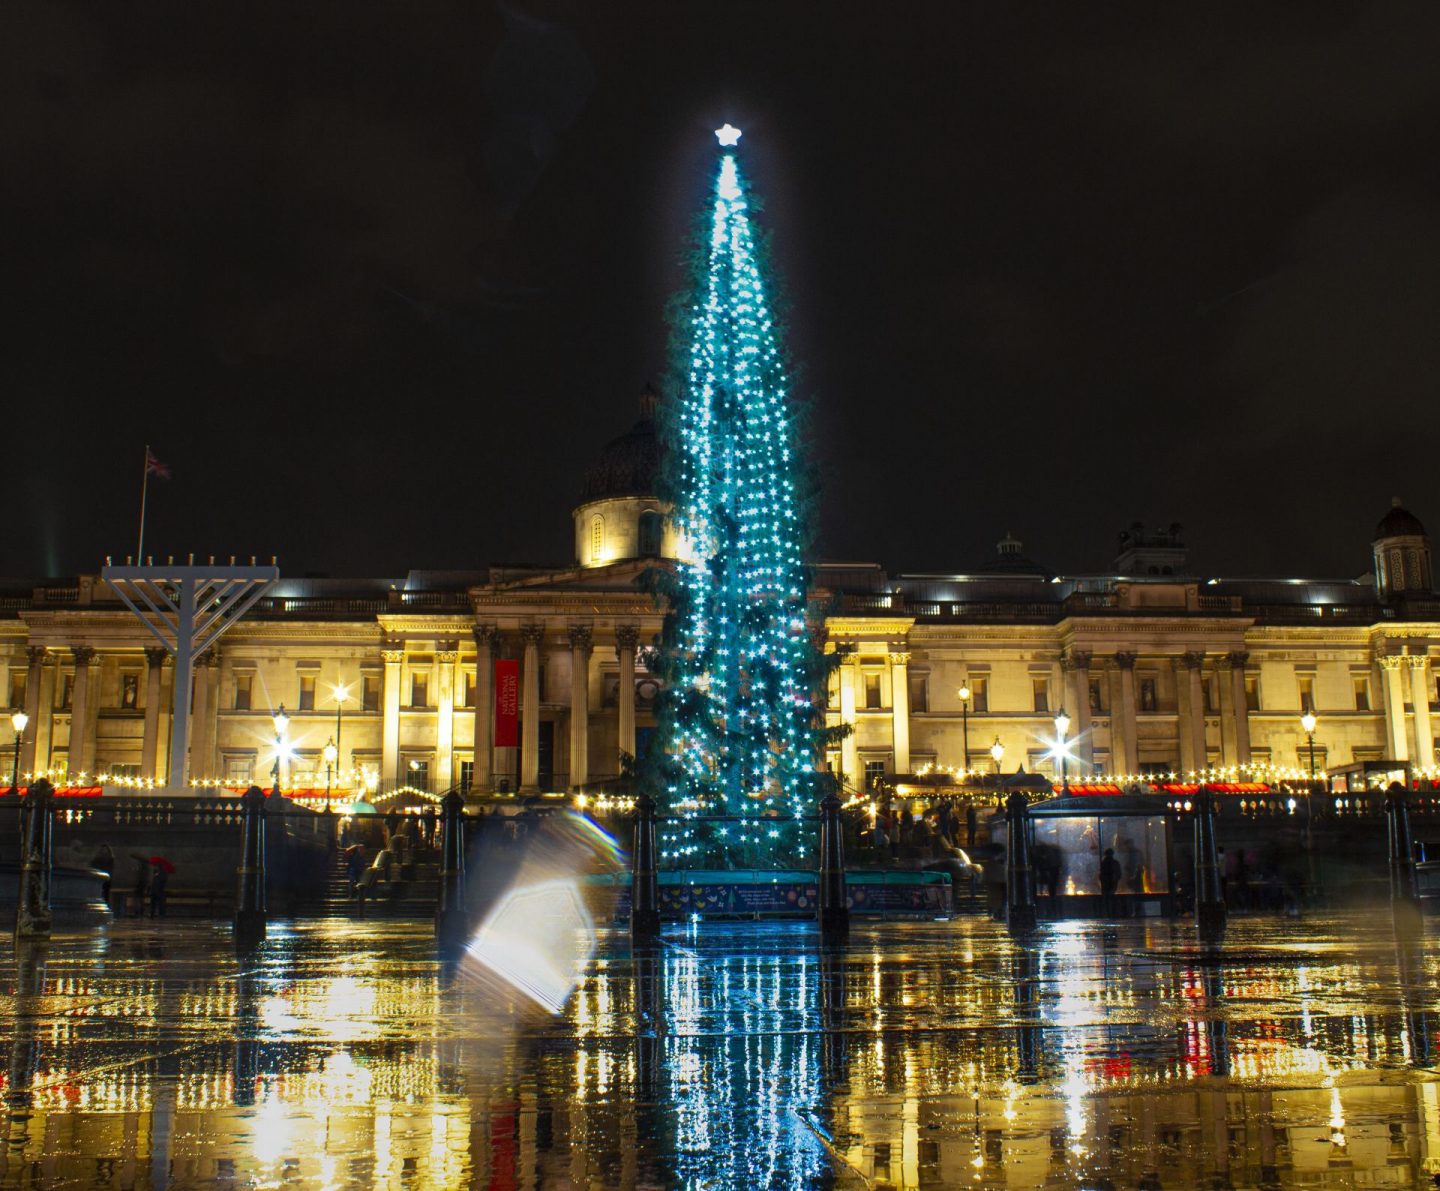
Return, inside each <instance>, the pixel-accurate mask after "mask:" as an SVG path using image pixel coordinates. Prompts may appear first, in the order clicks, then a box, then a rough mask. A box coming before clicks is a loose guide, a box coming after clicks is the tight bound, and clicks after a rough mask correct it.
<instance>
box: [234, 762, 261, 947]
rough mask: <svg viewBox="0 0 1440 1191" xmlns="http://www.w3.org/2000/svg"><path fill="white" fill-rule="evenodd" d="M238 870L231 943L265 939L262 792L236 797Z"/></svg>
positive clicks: (255, 788) (256, 789)
mask: <svg viewBox="0 0 1440 1191" xmlns="http://www.w3.org/2000/svg"><path fill="white" fill-rule="evenodd" d="M240 809H241V812H242V813H243V815H244V818H243V819H242V821H241V828H240V830H241V838H240V867H239V868H237V869H236V870H235V878H236V888H235V942H236V943H239V944H242V945H249V944H251V943H258V942H259V941H260V940H261V939H263V938H264V937H265V919H266V915H265V792H264V791H263V790H261V789H260V787H259V786H251V787H250V788H249V789H248V790H246V791H245V793H244V794H242V795H241V796H240Z"/></svg>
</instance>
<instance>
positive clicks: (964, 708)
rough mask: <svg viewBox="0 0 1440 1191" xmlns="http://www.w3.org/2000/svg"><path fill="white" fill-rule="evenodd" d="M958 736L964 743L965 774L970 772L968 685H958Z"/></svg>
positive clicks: (964, 683) (965, 683) (966, 683)
mask: <svg viewBox="0 0 1440 1191" xmlns="http://www.w3.org/2000/svg"><path fill="white" fill-rule="evenodd" d="M959 694H960V736H961V739H962V740H963V741H964V742H965V764H964V766H963V767H962V768H964V770H965V772H966V773H969V772H970V684H969V683H968V682H963V683H961V684H960V691H959Z"/></svg>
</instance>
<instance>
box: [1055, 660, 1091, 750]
mask: <svg viewBox="0 0 1440 1191" xmlns="http://www.w3.org/2000/svg"><path fill="white" fill-rule="evenodd" d="M1060 666H1061V669H1062V670H1063V671H1064V672H1065V710H1066V711H1068V712H1069V713H1070V739H1071V740H1073V741H1074V742H1075V747H1074V749H1073V750H1072V753H1071V755H1072V756H1074V758H1075V759H1076V761H1077V762H1078V764H1079V765H1080V772H1081V776H1085V777H1088V776H1089V775H1090V773H1091V772H1092V771H1093V770H1094V768H1095V748H1094V742H1093V741H1092V740H1091V739H1090V651H1089V650H1088V649H1072V650H1070V652H1069V653H1067V654H1065V656H1064V657H1062V658H1061V659H1060Z"/></svg>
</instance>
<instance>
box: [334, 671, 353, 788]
mask: <svg viewBox="0 0 1440 1191" xmlns="http://www.w3.org/2000/svg"><path fill="white" fill-rule="evenodd" d="M330 693H331V694H332V695H333V696H334V697H335V738H334V739H335V776H336V777H339V776H340V713H341V712H342V711H344V710H345V704H346V703H347V702H349V700H350V687H349V684H348V683H343V682H342V683H340V684H339V685H338V686H335V687H331V689H330Z"/></svg>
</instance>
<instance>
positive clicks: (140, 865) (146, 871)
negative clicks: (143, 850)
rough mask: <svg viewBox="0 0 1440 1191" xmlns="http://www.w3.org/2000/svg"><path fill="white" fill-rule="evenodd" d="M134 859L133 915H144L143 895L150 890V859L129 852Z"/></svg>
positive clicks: (139, 916) (140, 916)
mask: <svg viewBox="0 0 1440 1191" xmlns="http://www.w3.org/2000/svg"><path fill="white" fill-rule="evenodd" d="M130 856H131V858H132V859H133V860H134V861H135V915H134V916H135V917H136V918H143V917H145V895H146V894H147V893H148V892H149V891H150V861H149V859H148V858H147V857H144V856H139V855H136V854H135V853H134V852H131V853H130Z"/></svg>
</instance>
